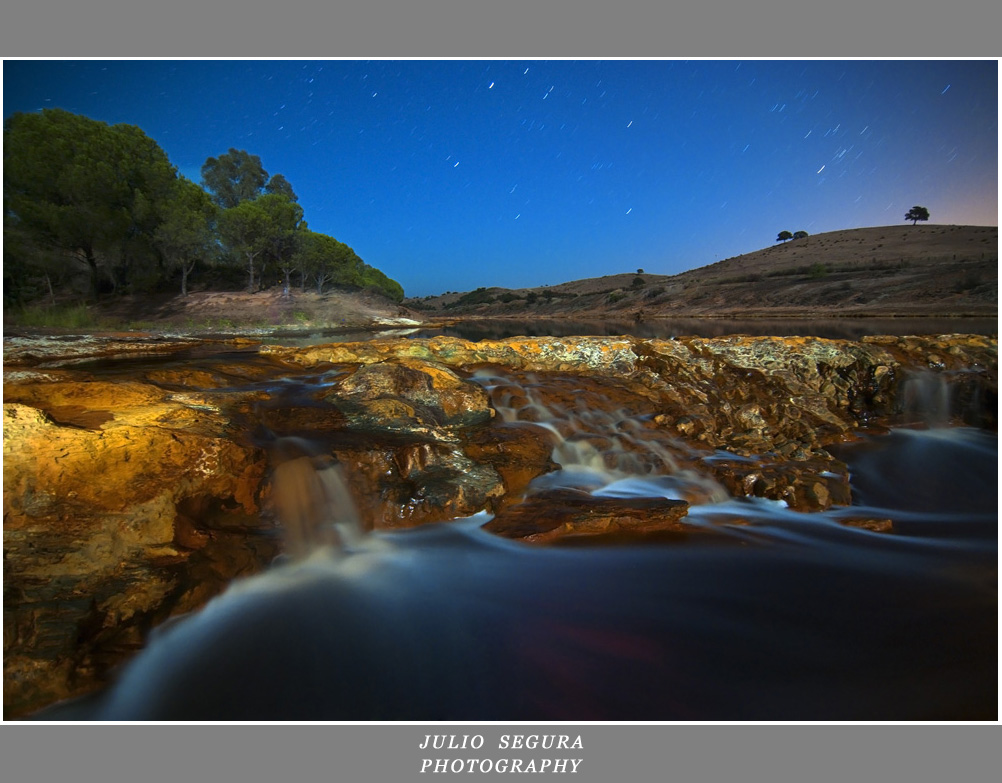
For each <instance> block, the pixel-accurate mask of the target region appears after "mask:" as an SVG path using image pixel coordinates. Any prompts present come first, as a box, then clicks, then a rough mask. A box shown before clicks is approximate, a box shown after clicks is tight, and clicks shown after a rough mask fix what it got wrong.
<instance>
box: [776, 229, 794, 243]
mask: <svg viewBox="0 0 1002 783" xmlns="http://www.w3.org/2000/svg"><path fill="white" fill-rule="evenodd" d="M788 239H793V234H791V233H790V232H789V231H780V232H779V236H777V237H776V241H777V242H786V240H788Z"/></svg>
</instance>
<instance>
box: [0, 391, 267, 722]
mask: <svg viewBox="0 0 1002 783" xmlns="http://www.w3.org/2000/svg"><path fill="white" fill-rule="evenodd" d="M48 386H49V387H50V388H49V390H50V391H51V392H52V397H51V400H49V401H47V400H46V399H45V394H44V391H43V390H42V389H40V388H37V387H35V388H31V387H25V388H21V389H17V388H12V389H5V397H8V398H9V397H18V396H20V397H21V398H30V399H32V401H33V402H35V404H38V405H46V406H47V407H49V408H50V410H51V411H52V415H51V416H50V415H48V414H47V413H45V412H43V411H42V410H40V409H39V408H35V407H31V406H28V405H24V404H20V403H12V402H5V404H4V406H3V414H4V460H3V475H4V482H3V499H4V594H5V601H4V624H5V628H9V629H10V630H11V633H5V635H4V666H5V677H4V701H5V709H6V710H7V714H17V713H18V712H19V711H22V710H24V709H26V708H29V707H31V706H33V705H34V706H37V705H38V703H39V700H40V701H41V702H43V703H44V702H45V701H51V700H54V699H56V698H63V697H65V696H68V695H71V694H73V693H76V692H79V691H80V690H86V689H87V688H89V687H93V682H94V680H95V678H97V679H99V678H100V677H101V676H102V675H103V673H104V671H105V670H106V669H107V668H108V667H110V666H111V665H113V664H115V663H117V662H118V661H120V660H121V656H122V654H123V653H127V652H128V651H129V650H133V649H136V648H137V647H138V645H139V644H140V643H141V637H142V633H143V629H145V628H147V627H149V624H150V623H151V622H153V621H154V620H156V619H160V620H162V619H164V618H165V617H166V616H167V615H168V614H169V613H170V612H171V611H172V609H173V608H174V606H175V602H177V601H178V600H179V598H180V597H181V595H182V593H183V592H184V591H185V590H186V589H187V586H188V585H189V581H188V577H187V576H186V575H184V574H181V573H179V572H178V571H177V566H178V564H180V563H182V562H183V561H185V560H186V559H187V558H188V557H189V556H190V555H191V553H192V552H193V551H194V550H195V549H196V548H202V547H204V546H205V544H206V543H207V540H208V538H209V537H211V535H212V533H211V531H207V529H206V528H207V525H209V524H210V522H209V519H208V518H209V517H210V516H211V514H210V513H208V512H213V513H215V514H217V515H223V516H227V515H229V516H233V515H239V516H241V517H242V518H244V519H246V520H249V521H250V522H251V524H254V525H258V526H260V525H261V524H262V522H261V520H260V518H259V514H258V512H259V510H260V509H259V506H258V501H257V493H258V489H259V486H260V482H261V478H262V476H263V474H264V471H265V468H266V465H265V462H264V459H263V455H262V454H261V452H259V451H258V450H256V449H254V448H252V447H248V446H246V445H241V444H238V443H236V442H235V441H234V440H232V439H231V438H230V437H229V436H228V434H227V433H226V432H225V427H223V426H221V425H222V424H223V422H219V421H218V420H217V421H216V422H215V425H214V426H211V427H210V426H208V424H207V422H208V419H209V416H208V415H207V414H206V413H205V412H203V411H200V410H194V409H187V408H185V407H184V406H182V405H180V404H178V403H176V402H172V401H170V400H169V399H167V398H166V397H165V395H163V394H161V393H160V392H159V390H156V389H155V388H152V387H149V388H146V387H143V386H142V385H140V384H135V385H133V384H122V385H121V388H120V389H116V388H112V387H116V385H115V384H106V385H104V386H102V384H99V383H98V384H94V391H95V397H94V398H93V399H88V397H87V395H86V393H85V389H84V388H83V387H82V386H81V385H80V384H72V385H69V386H67V385H65V384H62V385H61V384H49V385H48ZM116 392H120V398H118V399H120V400H121V407H118V408H116V407H115V406H114V404H113V402H112V404H108V403H102V402H100V399H101V395H102V394H104V393H107V394H109V395H111V398H112V401H113V400H114V399H116ZM89 402H94V403H95V404H96V406H97V407H96V408H95V409H93V410H91V409H89V408H88V407H87V406H88V403H89ZM168 420H170V421H171V422H172V423H173V425H175V426H176V427H178V428H177V429H174V428H171V427H168V426H166V425H165V422H166V421H168ZM209 430H213V431H212V432H211V433H210V432H208V431H209ZM185 507H187V508H189V509H190V508H195V507H198V508H199V510H200V511H203V512H204V513H201V514H199V515H198V517H199V518H198V520H197V523H195V524H192V523H191V521H190V517H189V516H188V515H186V514H185V513H184V511H183V509H184V508H185ZM227 509H230V510H229V511H227ZM179 520H183V521H181V522H179ZM244 538H246V535H245V536H244ZM241 546H242V544H241ZM262 562H264V561H262ZM224 570H225V569H224ZM237 573H239V572H237V571H230V572H229V573H227V574H226V576H225V578H221V579H218V580H217V582H216V584H215V589H216V590H219V589H221V588H222V587H223V586H224V584H225V582H226V581H228V580H229V579H231V578H233V576H235V575H236V574H237ZM206 597H208V596H206ZM43 629H44V630H43ZM40 633H41V634H44V642H42V641H41V640H40V639H41V637H39V634H40ZM116 650H117V651H119V652H117V653H116V652H115V651H116ZM68 662H73V665H69V664H68Z"/></svg>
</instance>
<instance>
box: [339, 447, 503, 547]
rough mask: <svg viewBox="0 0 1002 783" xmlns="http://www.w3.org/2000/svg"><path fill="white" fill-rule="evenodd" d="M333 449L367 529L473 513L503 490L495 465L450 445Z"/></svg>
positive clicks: (491, 505)
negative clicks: (477, 459)
mask: <svg viewBox="0 0 1002 783" xmlns="http://www.w3.org/2000/svg"><path fill="white" fill-rule="evenodd" d="M333 453H334V456H335V457H336V458H337V460H338V462H339V463H340V465H341V467H342V470H343V472H344V476H345V480H346V481H347V483H348V487H349V489H350V490H351V494H352V496H353V497H354V499H355V503H356V505H357V507H358V510H359V512H360V516H361V519H362V522H363V525H364V526H365V527H366V528H368V529H377V530H385V529H391V528H398V527H413V526H415V525H421V524H426V523H429V522H443V521H446V520H449V519H456V518H458V517H465V516H472V515H473V514H476V513H478V512H480V511H483V510H485V509H493V508H494V506H495V504H497V503H498V501H499V500H500V499H501V497H502V496H503V495H504V494H505V485H504V483H503V481H502V479H501V477H500V476H499V475H498V473H497V471H495V470H494V468H493V467H491V466H490V465H489V464H483V463H479V462H475V461H473V460H472V459H470V458H469V457H468V456H466V454H464V453H463V451H462V450H461V449H460V448H459V447H458V446H455V445H452V444H448V443H441V442H428V441H426V442H406V441H397V442H396V443H394V442H390V441H383V442H382V443H381V444H379V445H377V444H376V443H374V442H371V441H368V442H366V441H362V442H360V443H356V444H354V445H352V446H350V447H343V446H342V447H335V449H334V452H333Z"/></svg>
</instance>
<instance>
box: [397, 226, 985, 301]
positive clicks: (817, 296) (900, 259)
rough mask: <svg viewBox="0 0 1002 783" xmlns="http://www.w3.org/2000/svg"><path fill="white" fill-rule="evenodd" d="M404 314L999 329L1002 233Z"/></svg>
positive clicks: (849, 233) (908, 239) (853, 236)
mask: <svg viewBox="0 0 1002 783" xmlns="http://www.w3.org/2000/svg"><path fill="white" fill-rule="evenodd" d="M629 265H630V264H629V262H628V261H626V262H623V264H622V266H624V267H628V266H629ZM404 305H405V306H407V307H409V308H411V309H413V310H417V311H419V312H421V313H422V314H423V315H425V316H446V317H448V316H455V317H463V318H469V317H490V318H503V317H519V318H525V317H554V316H570V315H573V316H575V317H589V318H592V317H594V318H641V319H646V318H669V317H670V318H677V317H693V316H697V317H698V316H702V317H745V318H747V317H790V318H804V317H808V318H810V317H825V318H830V317H840V316H855V317H865V316H879V317H892V316H909V317H916V316H939V317H966V316H977V317H992V316H997V314H998V227H997V226H952V225H928V224H926V225H921V226H917V225H916V226H912V225H894V226H879V227H874V228H854V229H845V230H841V231H830V232H827V233H824V234H816V235H813V236H808V237H806V238H803V239H792V240H788V241H787V242H782V243H779V242H777V243H776V244H775V245H772V246H770V247H766V248H763V249H761V250H756V251H754V252H751V253H746V254H744V255H741V256H735V257H734V258H728V259H724V260H723V261H718V262H716V263H714V264H710V265H708V266H704V267H700V268H698V269H692V270H689V271H687V272H682V273H680V274H677V275H657V274H646V273H645V274H638V273H636V272H627V273H621V274H612V275H607V276H605V277H597V278H589V279H584V280H575V281H571V282H567V283H562V284H560V285H554V286H547V287H537V288H522V289H504V288H482V289H477V290H476V291H471V292H466V293H450V294H442V295H439V296H433V297H424V298H423V299H407V300H405V301H404Z"/></svg>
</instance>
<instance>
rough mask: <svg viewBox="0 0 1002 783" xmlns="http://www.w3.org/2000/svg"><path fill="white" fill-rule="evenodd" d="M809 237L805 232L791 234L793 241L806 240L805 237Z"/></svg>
mask: <svg viewBox="0 0 1002 783" xmlns="http://www.w3.org/2000/svg"><path fill="white" fill-rule="evenodd" d="M809 236H810V234H808V233H807V232H806V231H794V232H793V238H794V239H807V237H809Z"/></svg>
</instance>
